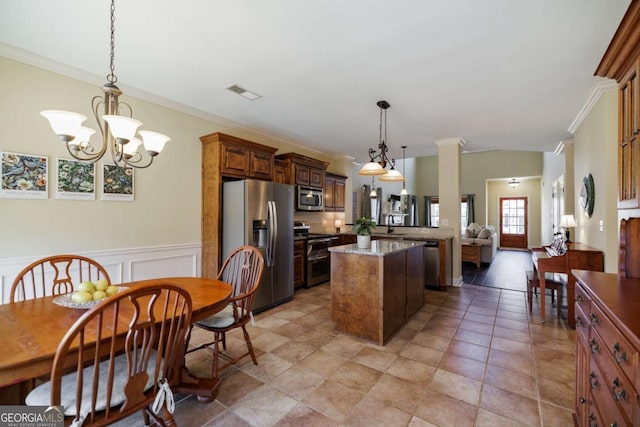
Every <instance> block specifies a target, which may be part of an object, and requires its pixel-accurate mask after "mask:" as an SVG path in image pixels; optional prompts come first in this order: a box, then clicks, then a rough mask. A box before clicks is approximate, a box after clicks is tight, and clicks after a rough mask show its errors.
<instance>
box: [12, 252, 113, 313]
mask: <svg viewBox="0 0 640 427" xmlns="http://www.w3.org/2000/svg"><path fill="white" fill-rule="evenodd" d="M99 279H105V280H106V281H107V282H108V283H109V284H111V278H110V277H109V273H107V270H106V269H105V268H104V267H103V266H102V265H100V264H99V263H98V262H97V261H95V260H93V259H91V258H87V257H84V256H81V255H54V256H50V257H46V258H42V259H39V260H37V261H34V262H33V263H31V264H29V265H28V266H27V267H25V268H24V269H23V270H22V271H21V272H20V273H18V275H17V276H16V278H15V280H14V281H13V284H12V286H11V300H10V301H11V302H16V301H24V300H28V299H33V298H42V297H45V296H49V295H61V294H66V293H69V292H73V291H74V290H75V288H76V286H78V285H79V284H80V283H82V282H85V281H96V280H99Z"/></svg>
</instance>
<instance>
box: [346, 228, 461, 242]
mask: <svg viewBox="0 0 640 427" xmlns="http://www.w3.org/2000/svg"><path fill="white" fill-rule="evenodd" d="M341 234H350V235H355V234H356V233H355V231H352V230H349V231H345V232H342V233H341ZM371 236H373V237H377V238H379V239H391V240H421V241H424V240H447V239H453V232H452V231H450V230H442V229H439V228H413V227H411V228H409V227H407V228H406V229H400V228H399V227H396V228H394V229H393V232H391V233H387V228H386V227H385V228H384V229H383V228H382V227H380V230H376V229H374V230H373V232H372V233H371Z"/></svg>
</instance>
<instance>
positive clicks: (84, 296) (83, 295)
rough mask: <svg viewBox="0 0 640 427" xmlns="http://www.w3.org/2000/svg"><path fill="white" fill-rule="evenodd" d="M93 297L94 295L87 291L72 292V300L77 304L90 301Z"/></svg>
mask: <svg viewBox="0 0 640 427" xmlns="http://www.w3.org/2000/svg"><path fill="white" fill-rule="evenodd" d="M92 299H93V295H91V294H90V293H89V292H86V291H77V292H74V293H72V294H71V301H73V302H75V303H76V304H80V303H84V302H89V301H91V300H92Z"/></svg>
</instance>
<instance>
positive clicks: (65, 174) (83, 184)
mask: <svg viewBox="0 0 640 427" xmlns="http://www.w3.org/2000/svg"><path fill="white" fill-rule="evenodd" d="M95 171H96V167H95V165H94V164H88V163H83V162H79V161H77V160H65V159H58V174H57V176H58V187H57V192H56V197H57V198H60V199H94V198H95V188H96V186H95V183H96V180H95V175H96V173H95Z"/></svg>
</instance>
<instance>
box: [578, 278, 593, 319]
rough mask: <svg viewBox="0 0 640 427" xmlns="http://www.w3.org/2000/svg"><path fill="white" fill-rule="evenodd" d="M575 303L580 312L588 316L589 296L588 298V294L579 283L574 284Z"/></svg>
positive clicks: (589, 311)
mask: <svg viewBox="0 0 640 427" xmlns="http://www.w3.org/2000/svg"><path fill="white" fill-rule="evenodd" d="M575 303H576V307H580V308H581V309H582V312H583V313H584V314H586V315H587V318H588V317H589V315H590V314H591V298H589V295H587V293H586V292H585V291H584V289H582V286H580V284H579V283H578V284H577V286H576V296H575Z"/></svg>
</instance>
